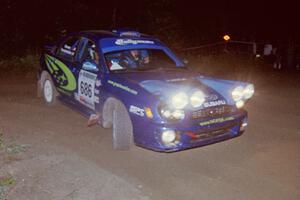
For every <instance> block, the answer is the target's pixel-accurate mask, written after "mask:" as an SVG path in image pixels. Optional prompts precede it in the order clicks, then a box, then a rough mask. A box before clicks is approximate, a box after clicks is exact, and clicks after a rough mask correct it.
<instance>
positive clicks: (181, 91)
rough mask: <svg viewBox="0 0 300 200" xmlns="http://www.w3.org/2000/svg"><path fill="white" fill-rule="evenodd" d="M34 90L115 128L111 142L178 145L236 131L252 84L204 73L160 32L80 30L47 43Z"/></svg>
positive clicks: (200, 143)
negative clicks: (161, 38)
mask: <svg viewBox="0 0 300 200" xmlns="http://www.w3.org/2000/svg"><path fill="white" fill-rule="evenodd" d="M38 92H39V94H40V95H41V96H43V98H44V101H45V103H46V104H47V105H53V104H55V103H56V101H57V100H60V101H62V102H63V103H64V104H66V105H68V106H70V107H72V108H74V109H76V110H78V111H80V112H81V113H82V114H84V115H85V116H86V117H87V118H88V124H93V123H99V124H101V125H102V126H103V127H104V128H112V136H113V147H114V149H118V150H124V149H125V150H126V149H129V148H130V146H131V145H132V144H136V145H138V146H141V147H144V148H148V149H152V150H155V151H165V152H169V151H179V150H183V149H188V148H193V147H199V146H203V145H207V144H211V143H215V142H219V141H222V140H225V139H229V138H233V137H236V136H238V135H240V134H241V133H242V132H243V131H244V130H245V128H246V126H247V112H246V111H245V110H244V109H243V106H244V104H245V103H246V102H247V101H248V100H249V99H250V98H251V97H252V95H253V93H254V86H253V85H252V84H250V83H245V82H237V81H229V80H220V79H215V78H211V77H205V76H202V75H201V74H199V73H197V72H194V71H192V70H190V69H189V68H187V67H185V66H184V63H183V62H182V60H180V59H179V58H178V57H176V55H174V53H172V51H171V50H170V49H169V48H168V47H167V46H165V45H164V44H163V43H162V42H160V41H159V40H158V39H156V38H154V37H151V36H148V35H145V34H141V33H139V32H135V31H128V30H127V31H126V30H123V31H120V30H116V31H112V32H110V31H83V32H78V33H72V34H69V35H67V36H65V37H63V38H62V39H61V40H60V41H59V42H58V43H57V44H56V45H54V46H47V47H46V48H45V50H44V52H43V54H42V56H41V68H40V70H39V73H38Z"/></svg>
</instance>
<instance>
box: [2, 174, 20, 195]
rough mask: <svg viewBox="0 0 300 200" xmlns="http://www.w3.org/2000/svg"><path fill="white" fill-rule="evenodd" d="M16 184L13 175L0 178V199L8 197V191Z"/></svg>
mask: <svg viewBox="0 0 300 200" xmlns="http://www.w3.org/2000/svg"><path fill="white" fill-rule="evenodd" d="M15 184H16V180H15V179H14V177H13V176H11V175H9V176H6V177H3V178H0V200H5V199H6V195H7V192H8V191H9V189H10V188H11V187H12V186H14V185H15Z"/></svg>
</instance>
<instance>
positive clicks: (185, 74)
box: [120, 70, 226, 102]
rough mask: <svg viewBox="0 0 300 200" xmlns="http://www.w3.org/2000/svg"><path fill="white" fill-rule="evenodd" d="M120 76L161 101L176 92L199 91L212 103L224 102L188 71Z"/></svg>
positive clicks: (220, 96) (196, 75)
mask: <svg viewBox="0 0 300 200" xmlns="http://www.w3.org/2000/svg"><path fill="white" fill-rule="evenodd" d="M120 75H121V74H120ZM121 76H122V78H124V79H126V80H127V81H130V82H132V83H135V84H138V85H139V86H140V87H142V88H143V89H145V90H146V91H148V92H150V93H151V94H153V95H156V96H158V97H159V98H161V99H166V98H169V97H171V96H173V95H174V94H177V93H178V92H185V93H186V94H188V95H191V94H192V93H193V92H195V90H199V89H200V90H202V91H203V92H204V93H205V95H206V96H207V97H208V99H210V100H212V101H216V100H223V101H224V102H225V101H226V100H225V98H224V97H223V96H222V95H221V94H220V93H218V92H217V91H215V90H214V89H213V88H211V87H209V86H208V85H207V84H204V83H202V82H201V80H199V76H200V74H199V73H195V72H191V71H188V70H164V71H150V72H149V71H147V72H133V73H122V75H121Z"/></svg>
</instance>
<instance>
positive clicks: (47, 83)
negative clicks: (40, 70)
mask: <svg viewBox="0 0 300 200" xmlns="http://www.w3.org/2000/svg"><path fill="white" fill-rule="evenodd" d="M50 91H51V92H50ZM41 92H42V96H43V99H44V102H45V104H46V105H48V106H53V105H55V104H56V102H57V96H58V93H57V91H56V88H55V86H54V84H53V81H52V78H51V77H50V75H49V74H46V76H45V79H44V80H43V83H42V91H41ZM50 93H51V94H50Z"/></svg>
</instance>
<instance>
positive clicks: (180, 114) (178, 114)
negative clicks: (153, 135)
mask: <svg viewBox="0 0 300 200" xmlns="http://www.w3.org/2000/svg"><path fill="white" fill-rule="evenodd" d="M184 116H185V115H184V111H183V110H175V111H174V112H173V113H172V117H173V118H174V119H183V118H184Z"/></svg>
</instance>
